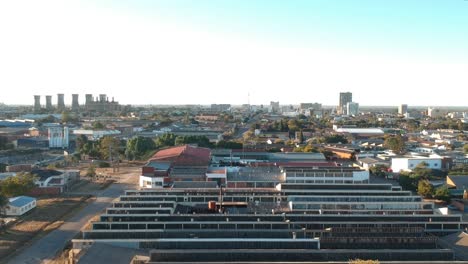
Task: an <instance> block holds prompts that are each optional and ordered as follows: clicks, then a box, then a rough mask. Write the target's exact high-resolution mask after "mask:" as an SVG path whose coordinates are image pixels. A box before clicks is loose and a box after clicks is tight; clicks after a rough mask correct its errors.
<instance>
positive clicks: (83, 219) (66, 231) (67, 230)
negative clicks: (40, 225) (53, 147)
mask: <svg viewBox="0 0 468 264" xmlns="http://www.w3.org/2000/svg"><path fill="white" fill-rule="evenodd" d="M137 175H138V174H136V175H135V174H134V173H128V174H126V175H122V178H121V180H119V181H118V182H117V183H114V184H112V185H111V186H109V187H108V188H107V189H105V190H103V191H100V192H98V193H96V200H95V201H94V202H93V203H91V204H89V205H87V206H86V207H85V208H83V209H82V210H80V211H79V212H78V213H77V214H75V215H74V216H72V217H71V218H69V219H67V220H66V221H65V223H64V224H63V225H61V226H60V227H59V228H58V229H56V230H54V231H52V232H50V233H49V234H47V235H45V236H44V237H42V238H40V239H39V240H37V241H35V242H34V243H33V244H32V245H31V246H30V247H28V248H26V249H25V250H23V251H22V252H21V253H19V254H18V255H16V256H15V257H13V258H12V259H10V260H9V262H8V263H11V264H20V263H25V264H36V263H47V262H48V260H51V259H53V258H54V257H55V256H56V255H57V254H58V253H59V252H61V251H62V250H63V247H64V246H65V245H66V243H67V242H68V241H69V240H71V239H73V238H74V237H75V236H76V235H77V234H78V233H79V232H80V230H81V229H82V228H83V227H84V226H85V225H86V224H87V223H88V221H89V220H90V219H91V218H92V217H93V216H95V215H96V214H98V213H100V212H102V210H104V209H105V208H107V207H109V206H110V205H111V203H112V201H113V200H115V199H116V198H117V197H119V196H120V195H121V194H123V191H124V190H127V189H133V188H135V185H134V184H132V182H133V180H132V179H131V178H132V177H133V178H134V177H137Z"/></svg>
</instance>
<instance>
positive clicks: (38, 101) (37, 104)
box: [34, 95, 41, 112]
mask: <svg viewBox="0 0 468 264" xmlns="http://www.w3.org/2000/svg"><path fill="white" fill-rule="evenodd" d="M34 111H35V112H39V111H41V96H40V95H35V96H34Z"/></svg>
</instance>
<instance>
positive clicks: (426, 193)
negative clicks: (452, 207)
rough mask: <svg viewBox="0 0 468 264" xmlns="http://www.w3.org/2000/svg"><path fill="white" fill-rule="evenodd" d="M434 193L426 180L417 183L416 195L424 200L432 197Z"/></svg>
mask: <svg viewBox="0 0 468 264" xmlns="http://www.w3.org/2000/svg"><path fill="white" fill-rule="evenodd" d="M433 193H434V187H432V185H431V183H430V182H429V181H428V180H426V179H422V180H420V181H419V182H418V194H419V195H421V196H423V197H424V198H430V197H432V194H433Z"/></svg>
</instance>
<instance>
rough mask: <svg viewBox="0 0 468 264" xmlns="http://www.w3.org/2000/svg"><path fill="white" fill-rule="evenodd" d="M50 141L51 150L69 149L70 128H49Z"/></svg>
mask: <svg viewBox="0 0 468 264" xmlns="http://www.w3.org/2000/svg"><path fill="white" fill-rule="evenodd" d="M48 139H49V148H62V149H65V148H68V145H69V142H70V140H69V130H68V127H63V128H62V127H60V126H57V127H49V129H48Z"/></svg>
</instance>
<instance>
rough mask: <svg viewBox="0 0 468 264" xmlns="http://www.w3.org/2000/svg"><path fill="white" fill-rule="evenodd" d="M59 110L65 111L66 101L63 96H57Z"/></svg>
mask: <svg viewBox="0 0 468 264" xmlns="http://www.w3.org/2000/svg"><path fill="white" fill-rule="evenodd" d="M57 108H58V109H59V110H65V100H64V96H63V94H57Z"/></svg>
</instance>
